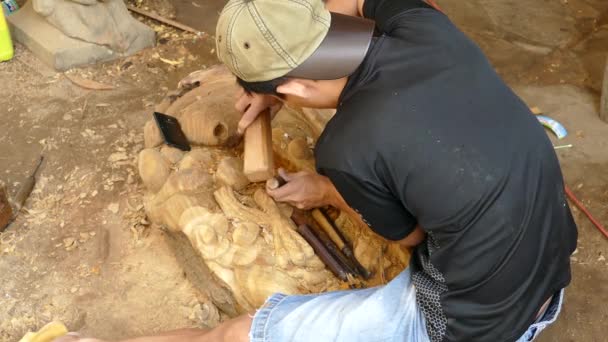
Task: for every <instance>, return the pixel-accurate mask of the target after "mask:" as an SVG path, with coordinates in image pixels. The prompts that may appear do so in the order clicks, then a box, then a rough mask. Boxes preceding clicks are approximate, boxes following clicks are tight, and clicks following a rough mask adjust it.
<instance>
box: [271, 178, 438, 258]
mask: <svg viewBox="0 0 608 342" xmlns="http://www.w3.org/2000/svg"><path fill="white" fill-rule="evenodd" d="M279 173H280V175H281V177H283V178H284V179H285V180H286V181H287V184H285V185H283V186H282V187H280V188H278V189H274V190H273V189H267V191H268V194H269V195H270V196H272V197H273V198H274V199H275V200H276V201H279V202H287V203H289V204H291V205H293V206H294V207H296V208H299V209H312V208H318V207H323V206H327V205H331V206H333V207H335V208H337V209H339V210H341V211H343V212H345V213H347V214H348V215H349V216H350V217H352V218H353V219H354V220H356V221H357V222H358V223H359V224H361V225H363V226H369V224H368V223H367V222H365V221H364V220H363V218H362V216H361V214H359V213H358V212H357V211H355V210H354V209H353V208H352V207H351V206H349V205H348V203H347V202H346V200H345V199H344V197H342V195H341V194H340V192H339V191H338V189H337V188H336V186H335V185H334V184H333V183H332V181H331V180H330V179H329V178H328V177H326V176H323V175H320V174H318V173H314V172H306V171H302V172H298V173H292V174H289V173H286V172H284V171H282V170H279ZM395 216H397V213H395ZM403 224H405V222H403ZM425 237H426V234H425V233H424V231H423V230H422V228H420V226H416V227H415V228H414V229H413V230H412V232H411V233H409V234H408V235H407V236H406V237H405V238H403V239H401V240H399V241H398V242H399V243H400V244H402V245H404V246H407V247H414V246H417V245H418V244H420V243H421V242H422V241H424V238H425Z"/></svg>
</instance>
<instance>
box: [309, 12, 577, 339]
mask: <svg viewBox="0 0 608 342" xmlns="http://www.w3.org/2000/svg"><path fill="white" fill-rule="evenodd" d="M391 3H394V2H390V1H384V2H380V1H375V2H374V1H372V0H367V1H366V4H365V13H366V15H376V16H380V17H382V15H383V11H384V13H391V12H390V11H388V7H387V6H389V5H390V4H391ZM405 3H415V1H409V2H405ZM401 6H404V5H403V3H401ZM393 12H394V11H393ZM379 27H380V29H381V31H382V33H383V35H382V36H380V37H379V38H377V39H376V40H375V41H374V44H373V47H372V48H371V50H370V52H369V53H368V56H367V58H366V60H365V62H364V63H363V65H362V66H361V67H360V68H359V70H358V72H357V73H356V74H355V75H353V76H352V77H351V78H350V79H349V83H348V85H347V88H346V89H345V91H344V92H343V94H342V98H341V102H342V103H341V105H340V107H339V108H338V112H337V114H336V116H335V117H334V119H332V121H331V122H330V123H329V124H328V126H327V128H326V130H325V132H324V134H323V136H322V137H321V139H320V140H319V143H318V145H317V151H316V154H317V165H318V168H319V171H320V172H321V173H324V174H326V175H327V176H329V177H330V178H331V179H332V182H333V183H334V184H335V185H336V187H337V189H338V190H339V191H340V193H341V194H342V195H343V197H344V198H345V199H346V201H347V202H348V203H349V204H350V205H351V206H352V207H353V208H355V209H356V210H358V211H359V212H360V213H361V214H362V216H363V218H364V219H366V220H367V221H368V222H369V223H370V225H371V226H372V228H373V229H374V230H375V231H377V232H378V233H379V234H381V235H383V236H385V237H387V238H390V239H394V240H398V239H401V238H404V237H405V236H407V235H408V234H409V233H410V232H411V231H412V230H413V229H414V227H415V226H416V225H417V224H418V225H420V226H421V227H422V228H423V229H424V230H425V231H426V232H427V234H428V238H427V241H426V242H425V243H424V244H423V245H421V246H419V247H417V249H416V252H415V255H414V258H413V261H412V270H413V281H414V284H415V285H416V289H417V300H418V303H419V304H420V306H421V309H422V311H423V313H424V314H425V317H426V324H427V329H428V331H429V336H430V337H431V339H432V340H433V341H440V340H442V339H446V340H459V341H462V340H467V341H471V340H484V341H488V340H492V341H503V340H504V341H508V340H515V339H517V338H518V337H519V336H521V335H522V334H523V332H524V331H525V330H526V329H527V327H528V326H529V325H530V324H531V323H532V321H533V320H534V318H535V314H536V312H537V311H538V309H539V308H540V306H541V305H542V304H543V303H544V302H545V301H546V300H547V299H548V298H549V297H550V296H552V295H553V294H554V293H556V292H557V291H559V290H560V289H562V288H563V287H565V286H566V285H567V284H568V282H569V280H570V269H569V255H570V254H571V252H572V251H573V250H574V248H575V244H576V227H575V225H574V222H573V220H572V217H571V214H570V211H569V208H568V205H567V202H566V199H565V196H564V193H563V182H562V176H561V172H560V169H559V163H558V161H557V158H556V156H555V153H554V151H553V147H552V146H551V143H550V142H549V140H548V139H547V137H546V135H545V133H544V131H543V129H542V127H541V126H540V125H539V124H538V122H537V121H536V119H535V118H534V117H533V115H532V114H531V113H530V112H529V110H528V108H527V107H526V105H525V104H524V103H523V102H522V101H521V100H520V99H519V98H518V97H517V96H516V95H515V94H513V92H512V91H511V90H510V89H509V88H508V87H507V86H506V85H505V84H504V83H503V82H502V80H500V78H499V77H498V76H497V75H496V74H495V72H494V71H493V69H492V68H491V66H490V65H489V63H488V62H487V60H486V58H485V57H484V56H483V54H482V53H481V52H480V51H479V49H478V48H477V46H476V45H475V44H473V43H472V42H471V41H470V40H469V39H468V38H466V37H465V36H464V35H463V34H462V33H461V32H460V31H458V30H457V29H456V28H455V27H454V26H453V25H452V24H451V23H450V22H449V20H448V19H447V18H446V17H445V16H444V15H443V14H441V13H439V12H437V11H435V10H433V9H430V8H429V7H428V6H422V7H421V6H412V8H411V9H408V10H407V11H403V12H402V13H400V14H398V15H394V16H392V17H387V18H383V19H382V20H381V21H380V22H379ZM337 156H341V157H337Z"/></svg>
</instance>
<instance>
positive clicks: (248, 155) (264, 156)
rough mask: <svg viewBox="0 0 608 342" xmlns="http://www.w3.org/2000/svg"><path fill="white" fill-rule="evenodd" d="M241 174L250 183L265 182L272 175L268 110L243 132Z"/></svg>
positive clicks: (270, 132)
mask: <svg viewBox="0 0 608 342" xmlns="http://www.w3.org/2000/svg"><path fill="white" fill-rule="evenodd" d="M244 139H245V154H244V157H243V173H244V174H245V176H246V177H247V178H248V179H249V180H250V181H251V182H261V181H266V180H268V179H270V178H272V176H273V175H274V156H273V151H272V129H271V127H270V110H269V109H266V110H265V111H263V112H262V113H260V115H258V117H257V118H256V119H255V120H254V121H253V123H251V125H249V127H247V129H246V130H245V137H244Z"/></svg>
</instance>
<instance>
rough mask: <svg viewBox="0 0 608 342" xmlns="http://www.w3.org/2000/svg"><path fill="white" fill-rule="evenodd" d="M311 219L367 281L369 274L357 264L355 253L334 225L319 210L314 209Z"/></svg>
mask: <svg viewBox="0 0 608 342" xmlns="http://www.w3.org/2000/svg"><path fill="white" fill-rule="evenodd" d="M312 217H313V218H314V219H315V221H316V222H317V223H318V224H319V226H320V227H321V228H322V229H323V230H324V231H325V233H326V234H327V235H328V236H329V238H330V239H331V240H332V241H333V242H334V243H335V244H336V245H337V246H338V248H339V249H340V250H341V251H342V253H344V255H346V257H347V258H348V259H349V260H350V261H352V262H353V264H354V265H355V268H356V270H357V273H358V274H359V275H360V276H361V277H362V278H363V279H366V280H367V279H369V278H370V277H371V276H372V275H371V273H370V272H369V271H368V270H367V269H365V267H363V265H361V263H359V261H358V260H357V258H356V257H355V253H353V249H352V248H351V246H350V244H349V242H348V240H346V238H345V237H344V235H343V234H342V233H341V232H340V230H339V229H338V227H337V226H336V224H335V223H334V222H333V221H331V220H330V219H329V218H328V217H327V215H326V214H325V213H324V212H322V211H321V210H320V209H314V210H313V211H312Z"/></svg>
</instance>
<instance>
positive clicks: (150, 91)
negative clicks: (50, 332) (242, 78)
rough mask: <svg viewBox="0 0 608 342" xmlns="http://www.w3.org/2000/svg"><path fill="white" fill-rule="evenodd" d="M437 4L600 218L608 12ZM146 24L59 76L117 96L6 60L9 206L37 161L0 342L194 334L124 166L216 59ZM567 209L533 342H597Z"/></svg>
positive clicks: (8, 239)
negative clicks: (562, 283)
mask: <svg viewBox="0 0 608 342" xmlns="http://www.w3.org/2000/svg"><path fill="white" fill-rule="evenodd" d="M156 3H159V4H163V2H162V1H158V2H155V4H156ZM172 3H173V4H174V6H175V9H176V13H177V19H178V20H182V21H183V22H185V23H187V24H189V25H191V26H194V27H197V28H199V29H201V30H205V31H207V32H211V31H212V29H213V27H214V25H215V24H214V23H215V21H216V18H217V11H218V10H219V9H220V8H221V7H222V5H221V3H220V2H219V1H210V2H203V1H202V0H196V1H181V0H179V1H177V0H176V1H173V2H172ZM144 4H145V2H144ZM440 5H442V6H443V7H444V9H445V11H446V12H447V13H448V14H449V15H450V16H451V17H452V18H453V19H454V21H455V22H456V23H457V24H459V26H460V27H461V28H462V29H463V30H464V31H465V32H466V33H467V34H469V35H470V36H471V37H472V38H473V39H474V40H475V41H476V42H478V44H479V45H480V46H481V47H482V48H483V49H484V51H485V52H486V53H487V54H488V56H489V57H490V60H491V61H492V63H493V64H494V65H495V66H496V68H497V69H498V71H499V72H500V74H501V75H502V76H503V77H504V78H505V80H506V81H507V82H508V83H509V84H510V85H511V86H513V87H514V89H515V90H516V91H517V92H518V94H520V95H521V96H522V98H523V99H524V100H525V101H526V102H527V103H528V104H530V105H531V106H538V107H540V108H541V109H543V110H544V111H545V112H546V113H547V114H548V115H550V116H552V117H554V118H556V119H558V120H560V121H561V122H562V123H563V124H564V125H565V126H566V127H567V129H568V130H569V132H570V135H569V136H568V137H567V138H565V139H563V140H561V141H555V144H556V145H564V144H573V147H572V148H570V149H565V150H560V151H559V152H558V154H559V156H560V160H561V162H562V166H563V170H564V174H565V178H566V181H567V183H568V184H569V185H570V186H571V187H572V188H573V190H574V192H575V193H576V194H577V196H578V197H579V198H580V199H582V200H583V202H584V203H585V204H586V205H587V206H588V207H589V209H590V210H591V211H592V212H593V213H595V215H596V216H597V218H598V219H599V220H600V221H601V222H604V223H605V224H606V223H608V172H607V171H608V124H606V123H603V122H601V121H600V120H599V119H598V118H597V107H598V103H599V98H598V95H599V89H600V83H601V78H602V74H601V72H602V70H603V67H604V62H605V57H606V55H607V54H608V3H606V2H605V1H603V0H569V1H565V0H564V1H540V0H532V1H527V2H525V3H523V2H520V1H511V0H471V1H466V2H462V1H447V0H443V1H440ZM168 12H170V11H168ZM146 23H148V24H152V25H153V26H154V28H155V29H156V30H157V32H159V44H158V46H157V47H156V48H155V49H152V50H147V51H144V52H142V53H140V54H138V55H136V56H133V57H129V58H126V59H122V60H119V61H116V62H112V63H106V64H102V65H97V66H92V67H86V68H81V69H77V70H73V71H71V72H69V74H71V75H76V76H78V77H84V78H89V79H93V80H96V81H98V82H103V83H105V84H110V85H113V86H114V87H115V89H113V90H109V91H94V90H87V89H83V88H82V87H79V86H78V85H75V84H74V83H73V82H71V81H70V80H68V79H67V78H66V77H65V76H64V75H63V74H58V73H55V72H54V71H53V70H50V69H48V68H47V67H45V66H44V65H42V64H40V62H38V61H37V60H36V58H35V57H34V56H32V55H31V54H30V53H29V52H28V51H26V50H25V49H24V48H22V47H19V46H18V47H17V53H16V58H15V59H14V60H12V61H11V62H8V63H2V64H0V84H1V85H2V93H3V96H2V97H1V98H0V117H1V118H2V120H0V132H2V133H0V180H2V181H3V182H4V183H5V184H6V185H7V187H8V189H9V190H10V193H11V195H14V194H15V193H16V191H17V190H18V188H19V185H20V183H21V182H23V180H24V178H25V177H26V175H27V173H28V172H29V171H30V170H31V168H32V167H33V164H34V162H35V160H36V159H37V158H38V157H39V156H40V155H41V154H44V156H45V162H44V164H43V166H42V168H41V172H40V179H39V182H38V185H37V187H36V188H35V191H34V193H33V194H32V197H31V198H30V200H29V201H28V202H27V205H26V210H24V212H23V213H22V214H21V215H20V216H19V218H18V219H17V221H16V222H15V223H14V224H13V225H11V226H10V228H9V229H8V230H7V231H6V232H4V233H2V234H1V235H0V274H2V281H1V282H0V341H15V340H18V338H19V337H20V336H21V335H22V334H23V333H24V332H25V331H26V330H28V329H34V328H37V327H40V326H41V325H43V324H44V323H46V322H48V321H50V320H52V319H60V320H63V321H64V322H65V323H66V324H68V326H69V327H70V328H71V329H74V330H81V331H83V332H85V333H87V334H92V335H95V336H99V337H103V338H118V337H125V336H134V335H139V334H142V333H152V332H156V331H160V330H166V329H171V328H179V327H185V326H190V327H194V326H204V320H202V319H201V318H202V317H201V315H202V314H203V313H204V312H205V310H204V308H201V304H200V303H204V300H201V299H200V298H198V297H197V296H199V295H198V293H197V292H196V291H195V289H194V288H193V287H192V286H191V285H190V283H189V282H188V281H187V280H186V279H185V277H184V274H183V271H182V270H181V269H180V266H179V265H178V263H177V261H176V260H175V258H174V257H173V255H172V253H171V251H170V248H169V246H168V245H167V243H166V239H164V238H163V233H162V232H161V231H159V230H157V229H152V228H150V227H149V226H148V223H147V222H146V220H145V218H144V215H143V211H142V208H141V198H140V196H141V185H140V184H139V180H138V178H137V176H136V168H135V158H136V152H138V151H139V150H140V149H141V146H142V134H141V132H142V127H143V124H144V122H145V121H146V120H148V118H149V116H150V114H151V111H152V108H153V105H154V104H155V103H157V102H158V101H159V100H160V99H161V98H162V97H163V95H164V94H165V93H166V91H167V90H169V89H172V88H174V87H175V85H176V83H177V81H178V80H179V79H180V78H181V77H183V76H185V75H187V74H188V73H189V72H190V71H192V70H196V69H199V68H202V67H204V66H206V65H212V64H215V63H216V60H215V57H214V56H213V52H212V49H213V40H212V39H211V38H205V37H203V38H196V37H194V36H192V35H187V34H183V33H179V32H177V31H174V30H172V29H170V28H167V27H163V26H159V25H158V24H156V23H152V22H148V21H146ZM211 33H212V32H211ZM574 213H575V216H576V220H577V223H578V225H579V235H580V236H579V248H578V250H577V253H576V254H575V255H574V256H573V258H572V262H573V282H572V286H571V287H569V289H568V291H567V293H566V306H565V308H564V310H563V314H562V315H561V316H560V319H559V320H558V322H557V324H555V325H554V326H553V327H551V328H549V330H548V331H547V332H546V333H544V335H543V336H542V337H541V339H540V340H541V341H604V340H605V328H604V327H605V325H604V324H605V321H606V318H608V306H606V305H605V302H606V300H608V260H606V257H605V256H606V254H607V253H608V241H606V239H604V238H602V236H601V235H600V234H599V233H598V232H597V231H596V230H595V229H594V228H593V226H592V225H591V224H590V223H589V222H588V220H587V219H586V218H585V217H584V216H583V215H582V214H581V213H580V212H579V211H578V210H575V211H574Z"/></svg>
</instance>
